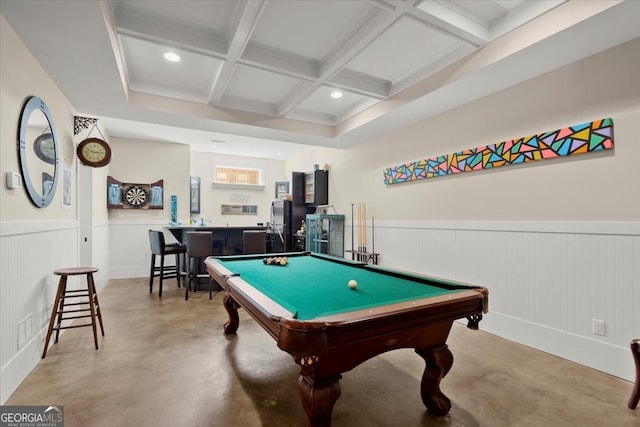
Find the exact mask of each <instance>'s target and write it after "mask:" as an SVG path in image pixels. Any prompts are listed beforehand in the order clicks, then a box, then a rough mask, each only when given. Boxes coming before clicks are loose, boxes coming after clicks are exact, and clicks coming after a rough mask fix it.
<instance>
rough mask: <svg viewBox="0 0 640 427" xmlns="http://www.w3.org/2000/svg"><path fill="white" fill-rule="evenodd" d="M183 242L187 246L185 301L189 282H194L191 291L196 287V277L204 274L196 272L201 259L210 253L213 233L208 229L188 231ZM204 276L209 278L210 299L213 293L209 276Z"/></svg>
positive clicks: (187, 295) (189, 287)
mask: <svg viewBox="0 0 640 427" xmlns="http://www.w3.org/2000/svg"><path fill="white" fill-rule="evenodd" d="M185 242H186V246H187V262H186V263H185V264H186V271H187V277H186V278H187V280H186V283H185V286H184V287H185V290H184V300H185V301H187V300H188V299H189V290H190V289H191V282H192V281H193V282H194V286H193V291H194V292H195V291H196V290H197V288H198V278H199V277H204V276H205V274H198V272H199V271H200V264H201V260H204V258H206V257H208V256H211V255H212V246H213V233H212V232H210V231H189V232H187V235H186V239H185ZM206 277H208V278H209V299H211V298H212V293H213V286H212V283H211V277H209V275H208V274H206Z"/></svg>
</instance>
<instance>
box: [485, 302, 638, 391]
mask: <svg viewBox="0 0 640 427" xmlns="http://www.w3.org/2000/svg"><path fill="white" fill-rule="evenodd" d="M480 328H481V329H482V330H484V331H485V332H489V333H491V334H494V335H497V336H499V337H502V338H505V339H508V340H510V341H514V342H517V343H520V344H523V345H526V346H528V347H532V348H535V349H537V350H540V351H544V352H545V353H549V354H553V355H554V356H558V357H561V358H563V359H567V360H569V361H572V362H575V363H578V364H581V365H584V366H588V367H590V368H593V369H596V370H598V371H601V372H605V373H607V374H610V375H613V376H616V377H618V378H622V379H624V380H627V381H632V382H633V381H634V380H635V364H634V362H633V358H632V355H631V350H630V349H629V348H624V347H619V346H616V345H612V344H609V343H606V342H603V341H599V340H597V339H591V338H588V337H584V336H580V335H575V334H571V333H568V332H566V331H561V330H558V329H554V328H550V327H547V326H544V325H540V324H536V323H532V322H527V321H524V320H522V319H518V318H515V317H511V316H508V315H504V314H501V313H495V312H490V313H488V314H487V315H486V316H485V317H484V319H483V320H482V322H480Z"/></svg>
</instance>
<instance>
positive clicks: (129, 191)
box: [122, 185, 149, 208]
mask: <svg viewBox="0 0 640 427" xmlns="http://www.w3.org/2000/svg"><path fill="white" fill-rule="evenodd" d="M122 201H124V202H125V203H126V204H127V205H128V206H130V207H132V208H141V207H143V206H144V205H146V204H147V203H149V192H148V191H147V190H146V189H145V188H144V187H141V186H139V185H131V186H129V187H127V188H126V189H125V190H124V193H123V195H122Z"/></svg>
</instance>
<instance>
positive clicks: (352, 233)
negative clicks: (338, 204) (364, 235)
mask: <svg viewBox="0 0 640 427" xmlns="http://www.w3.org/2000/svg"><path fill="white" fill-rule="evenodd" d="M354 219H355V218H354V217H353V203H351V261H354V260H355V256H356V252H355V251H354V249H353V248H354V246H353V244H354V243H353V242H354V240H355V234H354V228H353V227H354V225H353V223H354Z"/></svg>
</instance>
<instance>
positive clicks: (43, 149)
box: [18, 96, 59, 208]
mask: <svg viewBox="0 0 640 427" xmlns="http://www.w3.org/2000/svg"><path fill="white" fill-rule="evenodd" d="M18 151H19V156H20V169H21V171H22V178H23V180H24V186H25V189H26V190H27V194H28V195H29V198H30V199H31V202H33V204H34V205H36V206H37V207H39V208H44V207H46V206H48V205H49V203H51V200H53V196H54V195H55V193H56V188H57V183H58V175H59V168H58V157H59V154H58V143H57V140H56V130H55V126H54V125H53V119H52V118H51V114H50V113H49V109H48V108H47V104H45V103H44V101H43V100H42V99H40V98H38V97H37V96H32V97H31V98H29V99H28V100H27V102H26V103H25V104H24V108H23V109H22V115H21V116H20V140H19V144H18Z"/></svg>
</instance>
